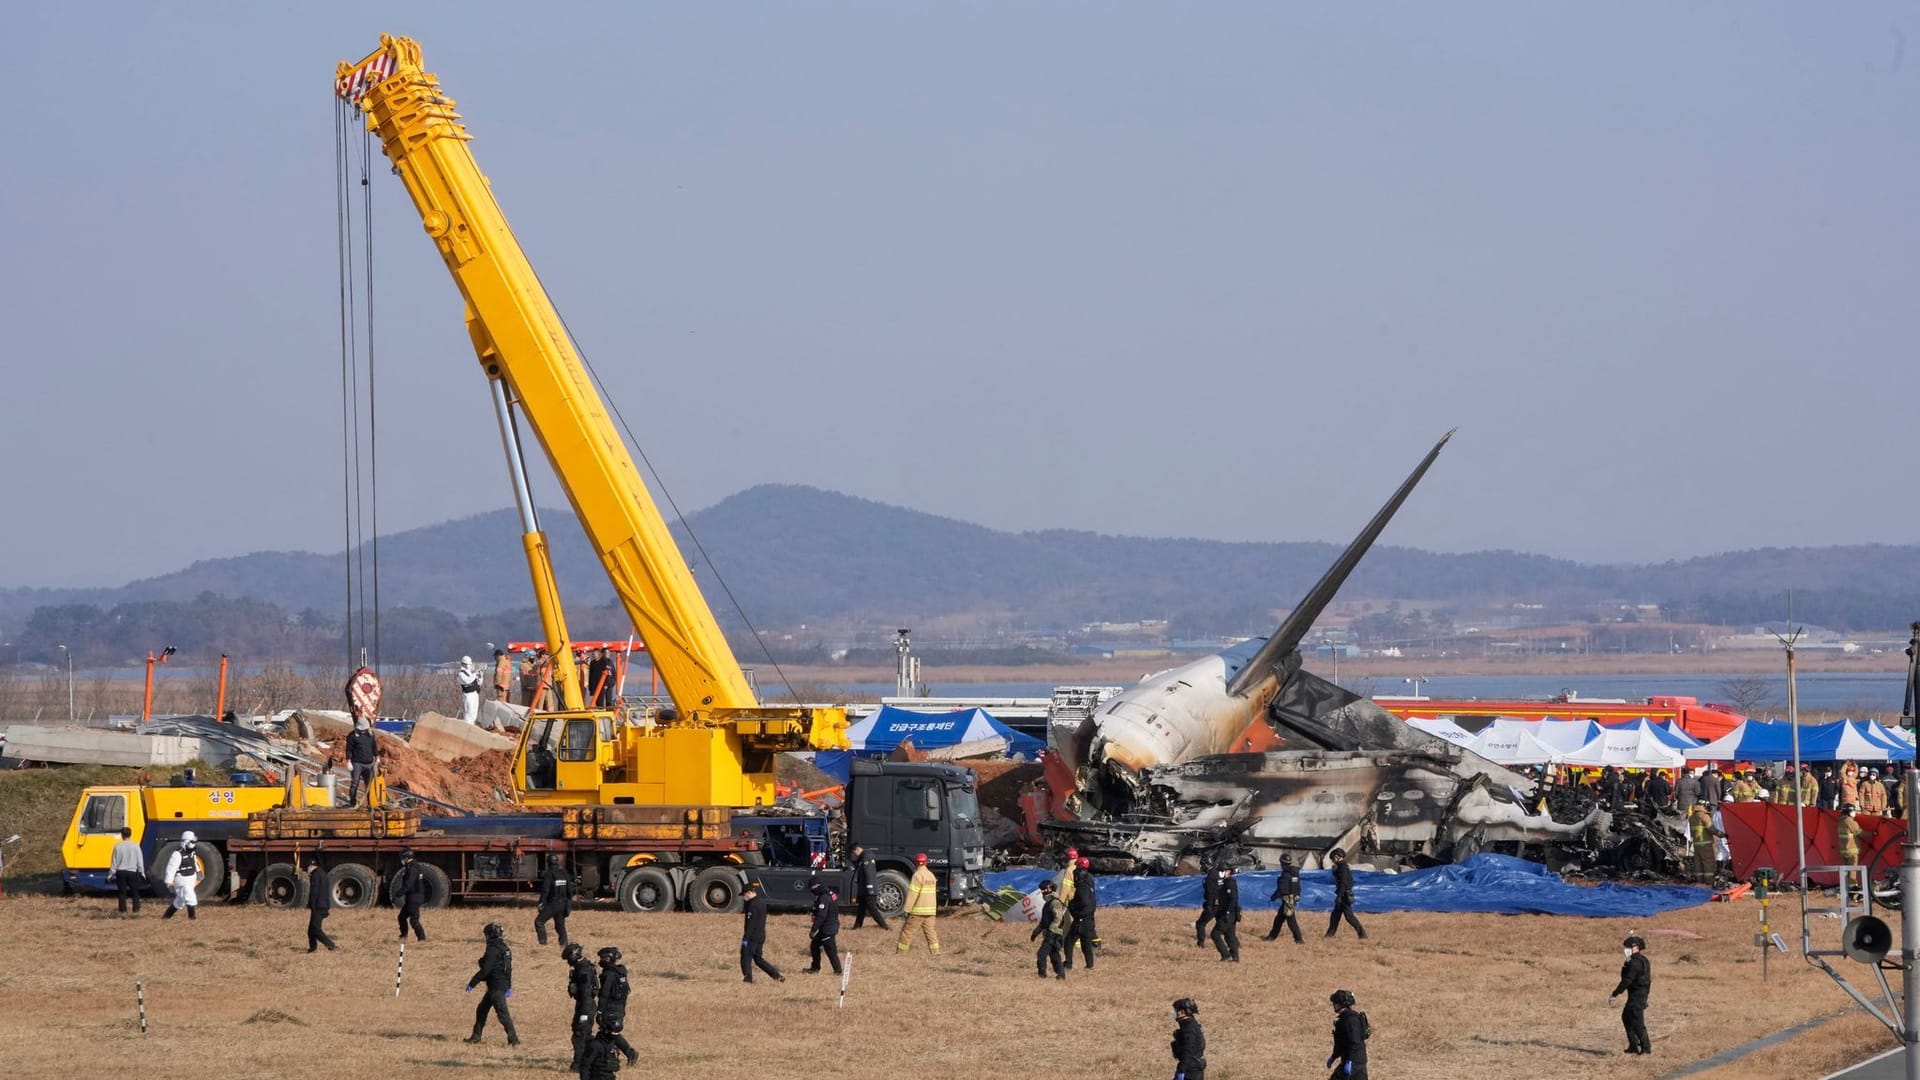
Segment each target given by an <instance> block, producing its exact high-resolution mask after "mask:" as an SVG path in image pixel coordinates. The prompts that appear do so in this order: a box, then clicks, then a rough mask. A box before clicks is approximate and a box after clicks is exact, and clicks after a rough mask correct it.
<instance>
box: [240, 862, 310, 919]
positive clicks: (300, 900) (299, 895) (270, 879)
mask: <svg viewBox="0 0 1920 1080" xmlns="http://www.w3.org/2000/svg"><path fill="white" fill-rule="evenodd" d="M253 902H254V903H256V904H268V905H271V906H273V907H281V908H297V907H305V906H306V904H307V879H306V878H304V877H301V876H300V871H299V870H297V869H295V868H294V865H293V864H292V863H283V862H277V863H268V864H267V866H266V868H265V869H264V870H261V871H260V872H259V873H258V874H256V875H254V878H253Z"/></svg>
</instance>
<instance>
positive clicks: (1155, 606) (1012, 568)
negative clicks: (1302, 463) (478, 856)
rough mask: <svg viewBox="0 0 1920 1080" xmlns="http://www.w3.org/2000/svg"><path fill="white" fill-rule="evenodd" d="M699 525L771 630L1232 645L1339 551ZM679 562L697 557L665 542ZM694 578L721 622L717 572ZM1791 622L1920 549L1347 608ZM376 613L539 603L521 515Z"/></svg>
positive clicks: (1382, 554) (884, 523) (890, 520)
mask: <svg viewBox="0 0 1920 1080" xmlns="http://www.w3.org/2000/svg"><path fill="white" fill-rule="evenodd" d="M543 520H544V524H545V525H546V527H547V530H548V534H549V536H550V538H551V540H552V543H553V549H554V557H555V564H556V570H557V572H558V576H559V581H560V585H561V589H562V594H563V596H565V597H566V598H567V600H568V603H569V605H570V607H573V606H581V607H590V606H593V605H598V604H603V603H605V602H606V601H608V600H609V599H610V598H611V595H612V594H611V591H610V589H609V587H608V585H607V583H606V580H605V577H604V575H603V574H602V573H601V571H600V568H599V565H598V563H597V561H596V560H595V559H594V558H593V557H592V555H591V554H590V552H589V550H588V547H587V544H586V541H585V539H584V537H583V536H582V535H581V533H580V530H579V527H578V525H577V524H576V523H575V522H574V521H573V520H572V518H571V517H570V516H569V515H568V514H567V513H565V512H562V511H548V512H546V514H545V516H544V519H543ZM692 524H693V528H694V531H695V532H696V533H697V535H698V536H699V537H700V540H701V543H702V544H703V545H704V547H705V549H706V552H707V554H708V555H710V556H711V557H712V559H713V563H714V565H715V566H716V567H717V568H718V571H719V573H720V575H721V576H722V577H724V579H725V581H726V583H727V585H728V586H729V588H730V589H731V590H732V592H733V594H734V596H736V597H737V598H738V599H739V601H740V603H741V604H742V606H744V607H745V609H746V611H747V612H748V613H749V615H750V616H751V617H752V618H753V620H754V621H755V622H756V623H758V624H760V625H764V626H779V625H789V624H793V623H799V622H805V621H809V620H818V621H825V620H829V619H837V618H851V619H856V620H865V621H871V622H892V621H894V620H906V621H902V622H901V623H900V625H903V626H904V625H913V620H924V619H927V618H930V617H935V616H940V615H948V614H956V613H975V612H977V613H995V612H999V613H1007V614H1009V615H1010V616H1018V617H1023V618H1024V619H1025V620H1026V621H1027V622H1028V624H1029V625H1041V624H1047V623H1060V624H1068V625H1071V624H1077V623H1079V622H1085V621H1091V620H1102V619H1137V618H1166V619H1169V620H1170V621H1172V622H1173V624H1174V627H1175V629H1176V631H1177V632H1190V633H1194V634H1205V633H1232V632H1236V631H1244V630H1247V629H1249V628H1264V627H1265V626H1266V625H1268V624H1269V622H1270V618H1269V612H1271V611H1272V610H1273V609H1275V608H1284V607H1287V606H1288V605H1290V604H1291V603H1292V602H1293V601H1294V600H1295V599H1296V598H1298V597H1299V596H1300V595H1301V594H1302V593H1304V592H1305V591H1306V590H1307V589H1308V588H1309V587H1310V586H1311V585H1312V583H1313V581H1314V580H1315V579H1316V578H1317V577H1318V576H1319V575H1320V574H1321V572H1322V571H1324V570H1325V568H1326V566H1327V565H1328V563H1329V562H1331V561H1332V559H1333V558H1334V557H1335V555H1336V554H1337V553H1338V545H1336V544H1332V543H1225V542H1221V541H1214V540H1196V539H1144V538H1138V537H1123V536H1104V535H1099V534H1095V533H1088V532H1076V531H1068V530H1048V531H1041V532H1026V533H1011V532H1000V531H995V530H992V529H988V528H984V527H981V526H978V525H971V524H968V523H966V522H961V521H955V520H953V519H950V518H944V517H939V516H936V515H933V514H926V513H921V512H919V511H914V510H907V509H902V508H900V507H895V506H888V505H884V504H882V503H877V502H873V501H870V500H867V499H860V498H855V497H852V496H848V495H841V494H837V493H834V492H828V491H821V490H818V489H815V488H808V487H795V486H777V485H766V486H761V487H755V488H752V489H749V490H747V491H744V492H741V493H740V494H737V495H734V496H732V497H730V498H727V499H725V500H723V501H722V502H720V503H718V504H716V505H714V506H712V507H710V508H708V509H706V510H703V511H700V512H699V513H697V514H695V515H694V516H693V518H692ZM676 533H677V534H678V535H679V537H680V540H681V544H682V548H683V550H686V549H687V547H688V545H687V543H686V537H685V534H684V531H683V530H678V529H676ZM691 561H692V562H693V563H694V565H695V566H696V568H697V569H696V576H697V577H698V579H699V580H700V581H701V582H702V584H703V586H706V587H707V591H708V593H709V599H710V601H711V602H712V603H713V605H714V607H715V609H716V610H717V611H720V612H721V613H722V617H723V618H724V619H726V620H727V621H729V622H732V621H733V620H732V619H731V617H730V610H729V605H728V604H727V602H726V600H725V597H724V596H722V595H720V594H719V592H718V590H715V589H713V588H712V587H711V586H710V584H709V583H710V582H711V581H712V579H713V573H712V571H710V570H709V569H708V568H707V567H706V566H705V565H704V561H703V560H701V559H700V558H698V556H697V555H696V556H693V557H692V558H691ZM344 565H345V564H344V556H343V555H342V554H340V553H338V552H336V553H334V554H331V555H321V554H312V553H305V552H257V553H254V554H251V555H245V556H239V557H235V558H224V559H210V560H206V561H202V562H197V563H194V564H193V565H191V566H188V567H186V568H185V569H182V570H179V571H176V572H174V573H171V574H165V575H161V576H159V577H154V578H148V579H145V580H141V581H134V582H131V583H128V584H126V585H122V586H117V587H111V588H99V589H79V590H74V589H61V590H46V589H8V590H0V632H5V633H13V632H16V631H17V630H18V629H19V628H21V627H23V626H24V625H25V624H26V622H27V620H28V618H29V616H30V615H31V614H32V612H33V611H34V610H35V609H36V608H40V607H43V606H58V605H75V604H84V605H91V606H93V607H95V608H99V609H103V610H104V609H111V608H114V607H117V606H120V605H127V604H135V603H139V602H153V601H172V602H176V603H183V602H188V601H192V600H194V599H195V598H198V597H203V596H205V595H207V594H211V595H213V596H218V597H227V598H234V599H239V598H246V599H250V600H253V601H257V602H261V603H264V604H271V605H274V606H276V607H277V608H279V609H280V610H281V611H282V612H284V613H286V614H287V615H288V616H297V615H298V613H301V612H308V613H309V619H322V618H324V619H329V620H337V618H338V617H339V612H340V610H341V607H342V604H343V591H344V580H345V579H344V572H345V570H344ZM1789 586H1791V587H1792V588H1793V589H1794V590H1795V611H1796V614H1797V615H1799V616H1801V617H1803V618H1805V619H1807V620H1808V621H1812V622H1816V623H1821V624H1824V625H1831V626H1836V627H1842V628H1865V627H1874V628H1884V627H1893V626H1901V625H1904V624H1905V622H1906V621H1907V620H1908V619H1909V618H1910V617H1911V616H1912V613H1914V612H1916V611H1920V547H1915V546H1902V547H1893V546H1884V545H1863V546H1853V547H1830V548H1817V549H1814V548H1797V549H1773V548H1768V549H1760V550H1753V551H1742V552H1733V553H1729V554H1723V555H1711V556H1703V557H1700V558H1693V559H1687V560H1684V561H1677V562H1669V563H1662V564H1657V565H1645V566H1595V565H1583V564H1579V563H1573V562H1569V561H1566V560H1562V559H1552V558H1547V557H1545V556H1540V555H1527V554H1522V553H1518V552H1511V551H1489V552H1476V553H1472V554H1465V555H1443V554H1435V553H1431V552H1425V551H1419V550H1415V549H1412V548H1404V547H1392V546H1382V547H1379V548H1376V549H1375V550H1374V551H1373V552H1372V553H1371V554H1370V555H1369V556H1368V557H1367V559H1366V561H1365V562H1363V563H1362V564H1361V566H1360V569H1359V570H1358V571H1357V572H1356V573H1355V575H1354V577H1353V579H1352V580H1351V581H1350V582H1349V584H1348V586H1347V588H1346V589H1345V590H1344V593H1343V596H1344V597H1345V598H1348V599H1355V598H1373V599H1380V600H1387V599H1396V598H1397V599H1402V600H1410V601H1423V602H1433V603H1440V604H1449V605H1459V606H1467V607H1473V606H1484V605H1497V604H1500V603H1506V602H1515V601H1525V602H1533V603H1550V604H1577V603H1582V602H1593V603H1600V602H1610V601H1617V602H1621V603H1658V604H1663V605H1668V606H1669V607H1671V608H1672V609H1673V612H1672V613H1673V614H1679V615H1693V616H1697V617H1700V618H1703V619H1705V620H1706V621H1726V622H1734V623H1738V622H1742V621H1757V620H1760V619H1765V618H1773V617H1777V616H1778V615H1779V614H1780V613H1781V600H1780V599H1779V598H1780V596H1781V593H1782V592H1783V590H1784V589H1786V588H1787V587H1789ZM380 590H381V601H382V604H383V606H385V607H387V608H389V609H391V608H397V607H417V608H431V609H438V610H440V611H444V612H447V613H451V614H453V615H459V616H465V615H472V614H478V613H493V612H500V611H504V610H508V609H518V608H526V607H530V606H531V591H530V588H529V586H528V584H527V571H526V566H525V563H524V561H523V558H522V555H521V548H520V543H519V538H518V527H517V524H516V521H515V517H514V514H513V513H512V512H510V511H505V510H502V511H497V512H493V513H489V514H482V515H479V516H476V517H471V518H465V519H462V520H458V521H451V522H446V523H443V524H439V525H434V526H430V527H427V528H421V529H414V530H410V531H407V532H403V533H396V534H394V535H391V536H387V537H384V538H382V540H381V542H380Z"/></svg>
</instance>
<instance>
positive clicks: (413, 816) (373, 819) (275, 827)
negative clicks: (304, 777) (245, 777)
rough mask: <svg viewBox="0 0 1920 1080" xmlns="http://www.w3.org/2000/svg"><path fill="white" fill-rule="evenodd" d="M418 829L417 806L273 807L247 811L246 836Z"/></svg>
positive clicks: (385, 834) (394, 833)
mask: <svg viewBox="0 0 1920 1080" xmlns="http://www.w3.org/2000/svg"><path fill="white" fill-rule="evenodd" d="M419 831H420V812H419V811H418V810H366V809H358V808H344V809H337V810H315V809H293V810H287V809H274V810H262V811H259V812H258V813H254V814H249V815H247V837H248V838H249V839H252V840H320V839H326V838H329V837H336V838H339V839H343V840H344V839H356V840H380V839H393V838H403V837H408V836H412V835H414V834H415V833H417V832H419Z"/></svg>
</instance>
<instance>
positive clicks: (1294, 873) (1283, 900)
mask: <svg viewBox="0 0 1920 1080" xmlns="http://www.w3.org/2000/svg"><path fill="white" fill-rule="evenodd" d="M1267 899H1269V900H1278V901H1280V906H1279V907H1278V908H1275V909H1274V912H1273V929H1271V930H1269V931H1267V936H1266V938H1265V939H1264V940H1266V941H1276V940H1278V939H1279V937H1280V927H1281V926H1283V925H1284V926H1286V927H1287V928H1288V929H1290V930H1292V931H1293V943H1294V944H1295V945H1304V944H1306V943H1307V939H1305V938H1303V937H1301V936H1300V918H1299V914H1298V912H1299V908H1300V868H1299V867H1297V866H1295V865H1293V856H1291V855H1282V856H1280V874H1279V876H1277V877H1275V878H1274V879H1273V895H1272V896H1269V897H1267Z"/></svg>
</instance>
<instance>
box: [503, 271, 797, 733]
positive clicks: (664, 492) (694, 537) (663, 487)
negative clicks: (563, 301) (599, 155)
mask: <svg viewBox="0 0 1920 1080" xmlns="http://www.w3.org/2000/svg"><path fill="white" fill-rule="evenodd" d="M528 261H529V262H531V261H532V260H528ZM533 277H534V280H535V281H537V282H539V284H540V291H541V292H544V293H546V294H547V299H548V302H549V303H551V302H552V299H553V293H552V292H550V291H548V289H547V283H546V282H544V281H540V271H538V270H535V271H534V272H533ZM553 313H554V314H555V315H557V316H559V318H560V329H561V330H563V331H565V332H566V335H567V341H568V343H570V344H571V345H572V346H573V351H574V354H575V355H577V356H579V357H580V365H581V366H582V367H584V368H586V369H587V377H588V378H590V379H592V380H593V385H594V388H595V389H596V390H598V391H599V392H600V399H601V400H602V401H605V402H606V403H607V409H608V411H610V412H612V413H613V418H614V420H615V421H617V422H618V423H619V424H620V430H621V432H622V433H624V434H625V435H626V437H627V445H629V446H631V447H633V452H634V453H635V454H638V455H639V456H640V463H641V464H642V465H644V466H646V469H647V475H649V476H651V477H653V486H654V487H656V488H659V489H660V497H661V498H663V499H665V500H666V501H667V506H668V507H670V508H671V509H672V510H673V516H674V520H676V521H678V522H679V523H680V527H681V528H682V529H684V530H686V533H687V539H688V540H690V541H692V543H693V548H694V550H695V551H698V552H699V553H700V560H701V561H702V562H704V563H706V564H707V569H709V570H711V571H713V580H714V581H715V582H716V583H718V584H719V586H720V591H721V592H723V593H725V594H726V595H727V603H729V604H732V605H733V611H734V614H736V615H738V616H740V621H741V623H743V624H744V625H745V626H746V628H747V633H748V634H750V635H752V637H753V641H754V644H756V645H758V646H760V654H761V655H762V656H765V657H766V658H767V663H768V664H770V665H772V667H773V673H774V674H775V675H777V676H779V677H780V685H782V686H784V687H786V688H787V696H788V697H790V698H792V699H793V701H794V704H796V705H797V704H799V703H800V694H799V692H798V691H796V690H795V689H794V688H793V683H791V682H789V681H787V673H786V672H785V671H783V670H782V669H781V667H780V661H778V660H775V659H774V658H773V650H772V649H769V648H767V639H766V638H764V637H761V636H760V631H759V629H758V628H756V627H755V626H754V625H753V620H752V619H750V618H748V617H747V610H746V608H744V607H742V606H741V604H740V600H739V598H738V597H736V596H734V595H733V588H732V587H731V586H729V585H728V584H727V579H726V577H725V576H723V575H722V574H721V573H720V568H719V567H718V566H716V565H714V562H713V556H712V555H709V554H707V546H706V545H705V544H703V543H701V542H700V536H699V534H697V533H695V532H694V531H693V523H692V522H690V521H688V520H687V515H686V514H684V513H681V511H680V504H679V503H678V502H676V501H674V498H673V492H672V491H670V490H668V488H667V483H666V481H665V480H662V479H661V478H660V471H659V470H658V469H655V468H654V467H653V459H652V458H649V457H648V456H647V451H646V448H645V447H643V446H641V445H640V440H639V439H636V438H634V436H633V429H632V428H631V427H629V426H627V418H626V417H625V416H624V415H622V414H621V412H620V406H619V405H618V404H617V403H616V402H615V401H614V400H613V395H612V394H610V393H608V392H607V384H606V383H604V382H602V381H601V380H600V372H598V371H597V370H595V369H594V366H593V361H591V360H589V359H587V350H586V349H584V348H582V347H581V345H580V339H579V338H577V337H575V336H574V335H573V327H571V326H569V325H567V317H566V316H565V315H564V314H562V313H561V311H560V306H559V305H558V304H554V306H553Z"/></svg>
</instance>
